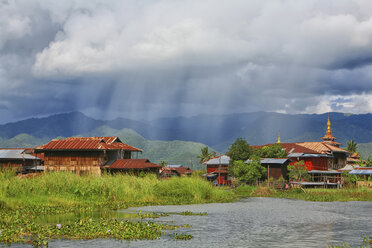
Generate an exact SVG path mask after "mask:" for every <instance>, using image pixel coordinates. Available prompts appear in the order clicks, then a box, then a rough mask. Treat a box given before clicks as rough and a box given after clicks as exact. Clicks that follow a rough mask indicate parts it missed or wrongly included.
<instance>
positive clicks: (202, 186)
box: [0, 173, 235, 209]
mask: <svg viewBox="0 0 372 248" xmlns="http://www.w3.org/2000/svg"><path fill="white" fill-rule="evenodd" d="M0 180H1V185H0V201H1V202H2V204H3V205H6V207H7V208H11V209H15V208H19V207H26V206H37V207H40V206H61V205H63V206H106V207H109V208H111V209H112V208H125V207H128V206H143V205H149V204H151V205H158V204H194V203H207V202H227V201H232V200H233V199H234V198H235V195H234V194H233V193H231V192H227V191H225V190H222V189H219V188H215V187H213V186H212V185H211V184H210V183H208V182H206V181H205V180H203V179H201V178H199V177H182V178H172V179H170V180H159V179H157V178H156V177H155V176H154V175H148V176H145V177H136V176H130V175H121V174H117V175H103V176H101V177H95V176H83V177H80V176H77V175H75V174H71V173H48V174H43V175H41V176H37V177H34V178H27V179H20V178H18V177H14V176H9V175H6V174H4V173H3V174H2V175H0Z"/></svg>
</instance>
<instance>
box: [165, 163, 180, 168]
mask: <svg viewBox="0 0 372 248" xmlns="http://www.w3.org/2000/svg"><path fill="white" fill-rule="evenodd" d="M167 167H170V168H178V167H182V165H181V164H171V165H167Z"/></svg>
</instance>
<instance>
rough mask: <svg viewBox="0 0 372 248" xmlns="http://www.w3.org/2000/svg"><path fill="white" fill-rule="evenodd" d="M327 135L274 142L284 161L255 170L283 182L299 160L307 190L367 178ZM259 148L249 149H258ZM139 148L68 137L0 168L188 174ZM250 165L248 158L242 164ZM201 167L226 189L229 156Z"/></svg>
mask: <svg viewBox="0 0 372 248" xmlns="http://www.w3.org/2000/svg"><path fill="white" fill-rule="evenodd" d="M335 140H336V138H335V137H334V136H333V135H332V131H331V122H330V120H329V117H328V122H327V132H326V134H325V136H324V137H322V141H319V142H296V143H281V141H280V136H278V140H277V142H276V143H278V144H280V145H281V147H282V149H284V150H285V151H286V154H287V156H286V157H284V158H261V160H260V162H261V166H263V167H265V168H266V171H267V173H266V175H265V176H264V177H263V178H262V180H266V179H268V178H274V179H279V178H283V179H285V180H288V166H289V165H294V164H295V163H297V162H299V161H303V162H304V165H305V166H306V168H307V169H308V173H309V174H310V175H311V179H312V180H311V182H299V183H301V184H308V185H312V186H316V185H324V184H327V185H329V186H332V185H337V184H340V182H342V177H341V174H342V173H344V172H345V171H346V172H350V174H357V175H363V174H366V173H367V175H369V174H368V173H370V174H372V168H357V164H358V163H359V161H360V156H359V154H358V153H350V152H349V151H347V150H345V149H342V148H340V145H341V144H340V143H338V142H336V141H335ZM270 145H272V144H266V145H263V146H253V147H254V148H263V147H265V146H270ZM141 152H142V150H141V149H138V148H136V147H133V146H130V145H128V144H125V143H123V142H122V141H121V140H120V139H119V137H69V138H65V139H53V140H51V141H50V142H49V143H47V144H44V145H41V146H38V147H35V148H26V149H20V148H13V149H11V148H6V149H5V148H4V149H0V167H2V168H15V169H16V170H17V173H20V174H27V173H35V172H42V171H44V172H50V171H70V172H74V173H76V174H78V175H84V174H89V175H101V173H102V172H105V173H130V174H133V175H140V174H141V173H153V174H156V175H157V176H159V177H160V178H163V179H168V178H171V177H174V176H178V177H180V176H188V175H191V174H192V173H193V171H192V170H191V169H190V168H189V167H186V166H182V165H167V166H164V167H162V166H161V165H158V164H155V163H152V162H150V161H149V160H148V159H145V158H141V159H139V158H138V153H141ZM244 162H245V163H250V160H246V161H244ZM203 164H204V165H205V166H206V174H204V176H205V177H206V178H207V179H208V180H210V181H213V182H214V184H216V185H231V183H232V178H230V176H229V166H231V165H230V157H229V156H227V155H220V156H215V157H212V158H211V159H208V160H207V161H204V162H203Z"/></svg>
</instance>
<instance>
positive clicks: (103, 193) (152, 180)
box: [0, 172, 237, 246]
mask: <svg viewBox="0 0 372 248" xmlns="http://www.w3.org/2000/svg"><path fill="white" fill-rule="evenodd" d="M236 198H237V196H236V195H235V194H234V193H233V192H232V191H228V190H225V189H221V188H216V187H213V186H212V185H211V184H210V183H209V182H206V181H205V180H203V179H202V178H200V177H182V178H172V179H170V180H159V179H158V178H156V177H155V176H154V175H147V176H145V177H136V176H130V175H120V174H118V175H102V176H101V177H96V176H82V177H80V176H77V175H75V174H71V173H47V174H42V175H39V176H37V177H34V178H19V177H16V176H15V175H14V174H12V173H9V172H1V173H0V243H14V242H24V243H32V244H34V245H36V246H38V245H47V241H48V240H49V239H54V238H62V239H63V238H66V239H95V238H114V239H128V240H130V239H156V238H159V237H160V235H161V231H162V230H164V229H174V228H177V227H175V226H168V225H162V224H159V223H153V222H145V223H143V222H137V221H121V220H116V219H114V218H100V219H96V218H89V217H86V218H82V219H79V218H77V219H75V220H73V221H71V222H69V223H39V222H38V221H37V217H38V216H41V215H50V214H52V215H53V214H64V213H70V212H71V213H73V212H77V211H79V212H89V211H96V210H102V209H104V210H113V209H122V208H126V207H133V206H144V205H159V204H162V205H165V204H198V203H208V202H228V201H233V200H234V199H236ZM187 214H189V215H190V214H192V213H187ZM199 215H201V214H200V213H199ZM143 217H144V218H148V217H152V216H147V215H146V214H144V216H143ZM153 217H156V215H155V216H153ZM174 238H176V239H186V238H187V239H189V238H190V237H189V236H187V235H186V236H185V234H182V233H180V234H178V235H176V236H175V237H174Z"/></svg>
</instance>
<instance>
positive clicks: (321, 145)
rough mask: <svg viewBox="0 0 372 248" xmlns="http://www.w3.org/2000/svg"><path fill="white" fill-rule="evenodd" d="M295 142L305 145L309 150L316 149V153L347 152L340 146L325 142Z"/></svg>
mask: <svg viewBox="0 0 372 248" xmlns="http://www.w3.org/2000/svg"><path fill="white" fill-rule="evenodd" d="M297 144H298V145H300V146H303V147H306V148H308V149H310V150H313V151H316V152H318V153H329V152H344V153H349V152H348V151H346V150H344V149H342V148H339V147H337V146H333V145H330V144H327V143H326V142H302V143H297Z"/></svg>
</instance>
